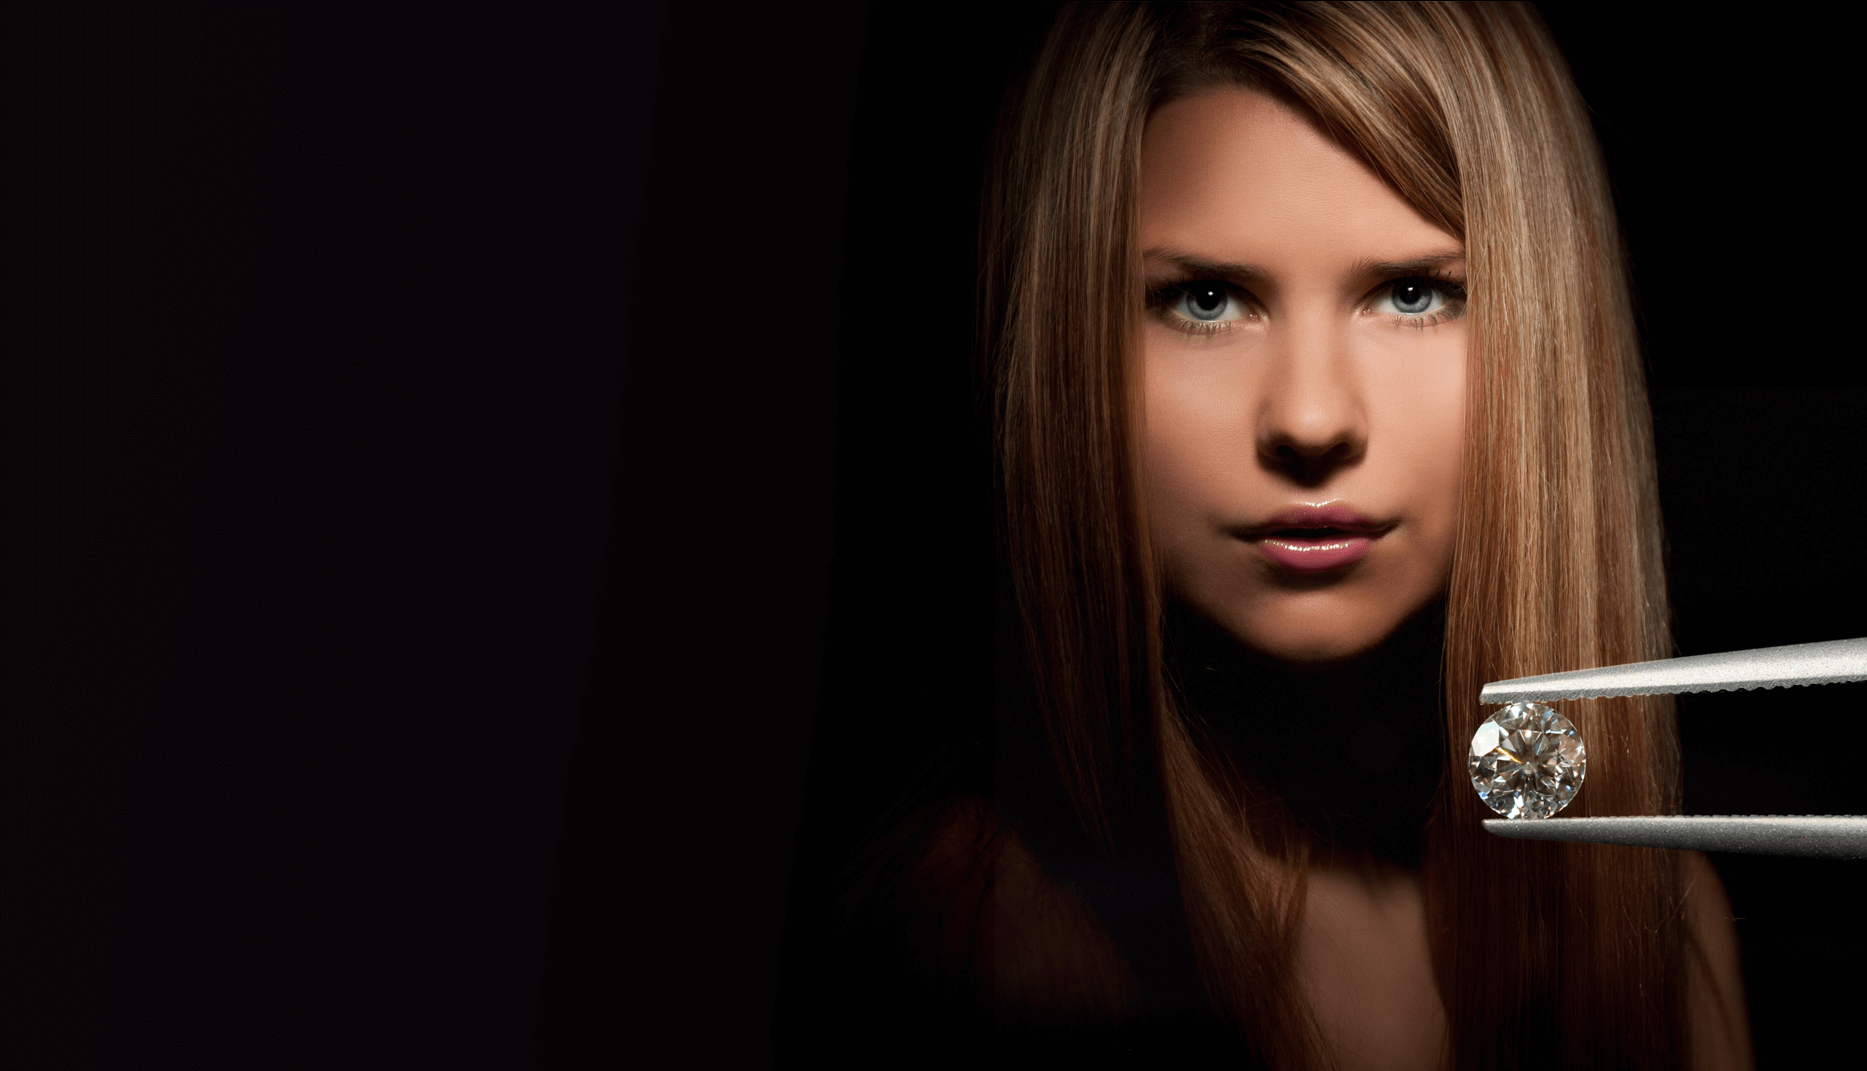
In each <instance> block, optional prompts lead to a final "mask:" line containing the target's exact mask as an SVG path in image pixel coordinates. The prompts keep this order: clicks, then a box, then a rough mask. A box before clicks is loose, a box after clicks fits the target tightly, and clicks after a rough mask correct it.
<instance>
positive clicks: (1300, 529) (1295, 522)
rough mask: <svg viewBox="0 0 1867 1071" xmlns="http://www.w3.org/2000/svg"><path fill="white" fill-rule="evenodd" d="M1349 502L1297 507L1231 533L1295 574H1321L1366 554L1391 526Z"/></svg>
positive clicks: (1272, 562)
mask: <svg viewBox="0 0 1867 1071" xmlns="http://www.w3.org/2000/svg"><path fill="white" fill-rule="evenodd" d="M1395 523H1396V522H1394V521H1377V520H1374V519H1373V518H1371V517H1368V516H1366V515H1364V514H1362V513H1360V512H1358V511H1356V510H1355V509H1353V508H1351V507H1349V506H1339V505H1336V506H1299V507H1296V508H1293V509H1287V510H1284V511H1282V512H1280V513H1278V514H1276V515H1275V516H1273V517H1271V518H1270V519H1269V520H1267V521H1265V522H1264V523H1262V524H1257V525H1253V526H1251V527H1249V528H1243V529H1239V530H1236V531H1234V532H1233V533H1232V534H1233V535H1235V536H1237V537H1238V538H1239V539H1242V540H1244V541H1245V542H1247V543H1250V544H1252V545H1254V546H1256V547H1257V548H1258V553H1260V554H1262V555H1264V557H1265V558H1267V559H1268V560H1269V561H1270V562H1271V564H1273V565H1276V566H1279V567H1280V568H1284V569H1289V570H1291V571H1293V572H1300V573H1321V572H1327V571H1329V570H1331V569H1341V568H1345V567H1347V566H1350V565H1353V564H1355V563H1356V562H1358V561H1360V560H1361V559H1363V558H1365V557H1367V555H1368V551H1369V550H1370V549H1372V548H1373V546H1374V542H1375V540H1377V539H1380V538H1381V537H1382V536H1384V535H1386V534H1387V533H1388V532H1389V531H1391V530H1392V529H1393V528H1394V525H1395Z"/></svg>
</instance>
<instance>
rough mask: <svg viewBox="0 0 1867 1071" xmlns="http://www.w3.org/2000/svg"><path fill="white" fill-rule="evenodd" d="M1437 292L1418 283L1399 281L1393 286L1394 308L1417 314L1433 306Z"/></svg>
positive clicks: (1411, 314) (1409, 313) (1413, 314)
mask: <svg viewBox="0 0 1867 1071" xmlns="http://www.w3.org/2000/svg"><path fill="white" fill-rule="evenodd" d="M1438 296H1439V292H1438V291H1436V290H1433V289H1431V288H1429V287H1424V286H1421V285H1420V284H1419V283H1400V284H1398V285H1396V286H1395V287H1394V308H1395V309H1396V310H1397V311H1399V312H1404V313H1406V314H1407V315H1409V316H1418V315H1419V314H1421V313H1423V312H1425V311H1427V310H1428V309H1430V308H1432V307H1433V299H1434V298H1435V297H1438Z"/></svg>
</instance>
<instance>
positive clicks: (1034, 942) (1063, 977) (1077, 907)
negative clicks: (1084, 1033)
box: [909, 797, 1135, 1026]
mask: <svg viewBox="0 0 1867 1071" xmlns="http://www.w3.org/2000/svg"><path fill="white" fill-rule="evenodd" d="M909 896H910V900H911V903H912V908H913V912H914V914H915V916H916V917H917V919H918V920H919V923H920V925H921V927H922V933H923V934H924V935H925V936H926V937H927V938H929V939H930V940H931V943H932V944H933V946H934V948H932V949H930V950H929V951H930V952H932V953H933V954H934V955H936V956H937V957H938V959H939V961H940V963H941V965H942V967H943V969H944V971H945V972H946V973H948V974H949V976H960V977H963V978H965V979H966V980H968V981H969V982H970V983H971V984H972V985H973V986H975V987H976V988H977V990H978V991H979V992H980V994H981V995H982V996H983V997H985V998H986V1001H987V1003H988V1004H990V1005H991V1006H992V1007H993V1009H994V1011H995V1012H996V1013H997V1015H998V1017H999V1018H1000V1019H1001V1020H1003V1021H1011V1022H1023V1023H1027V1024H1030V1025H1034V1026H1035V1025H1058V1026H1061V1025H1066V1024H1069V1023H1074V1022H1113V1021H1119V1020H1120V1019H1122V1018H1124V1017H1125V1016H1126V1014H1127V1013H1128V1011H1129V1010H1130V1009H1131V1008H1132V1007H1133V1006H1134V1002H1135V983H1134V979H1133V977H1132V974H1131V973H1130V971H1129V969H1128V966H1127V964H1126V962H1125V961H1124V960H1123V958H1122V955H1121V953H1120V952H1119V950H1117V948H1116V946H1115V943H1114V941H1113V940H1112V939H1111V938H1110V937H1109V935H1108V933H1107V931H1106V930H1105V929H1104V928H1103V927H1102V925H1101V923H1100V922H1099V921H1098V920H1097V919H1096V917H1095V915H1094V913H1093V912H1091V911H1090V910H1089V909H1088V908H1087V907H1086V906H1085V905H1084V904H1083V903H1082V901H1081V900H1080V899H1078V898H1077V897H1076V895H1075V894H1073V893H1072V892H1070V891H1069V889H1067V888H1065V887H1064V886H1063V885H1062V884H1061V883H1059V882H1057V881H1056V880H1055V879H1053V878H1052V877H1051V876H1050V875H1049V874H1047V873H1046V872H1045V870H1044V867H1043V864H1042V863H1041V862H1040V861H1039V859H1038V858H1037V856H1036V854H1035V853H1034V852H1032V851H1031V848H1030V846H1029V845H1028V844H1027V843H1026V842H1025V840H1024V838H1023V837H1022V836H1020V835H1019V834H1018V832H1017V830H1016V829H1015V828H1013V827H1012V826H1010V825H1009V824H1008V823H1005V822H1004V821H1002V819H1001V818H1000V816H999V815H998V813H997V812H996V811H995V810H994V808H993V807H992V806H991V804H989V803H988V802H986V801H985V800H982V799H978V798H976V797H968V798H965V799H962V800H960V801H958V802H957V803H955V804H954V805H952V806H951V807H950V808H949V809H948V810H947V811H946V813H945V814H944V815H943V816H941V818H940V820H939V822H938V824H937V825H936V827H935V829H934V832H933V835H932V836H931V837H930V838H929V840H928V842H927V849H926V851H925V853H924V854H923V855H922V856H921V858H920V860H919V861H918V863H917V865H916V866H915V868H914V870H913V872H912V880H911V882H910V890H909Z"/></svg>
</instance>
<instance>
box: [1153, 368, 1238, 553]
mask: <svg viewBox="0 0 1867 1071" xmlns="http://www.w3.org/2000/svg"><path fill="white" fill-rule="evenodd" d="M1202 357H1203V355H1202ZM1232 364H1233V365H1234V367H1233V368H1232V369H1227V367H1226V362H1222V361H1219V360H1216V359H1212V358H1203V359H1197V358H1196V359H1180V360H1173V359H1159V360H1149V361H1148V362H1147V364H1146V366H1145V368H1146V373H1145V375H1146V378H1145V381H1144V386H1143V389H1144V391H1145V393H1144V394H1143V407H1142V412H1143V421H1144V427H1143V432H1142V436H1141V441H1142V448H1143V450H1144V451H1145V453H1144V464H1145V468H1146V472H1147V496H1148V504H1149V508H1150V509H1151V510H1152V511H1153V513H1154V519H1155V521H1156V522H1157V523H1160V524H1164V525H1167V526H1168V527H1175V526H1184V525H1186V524H1189V523H1193V522H1195V521H1197V520H1198V519H1200V518H1203V517H1205V516H1206V515H1208V514H1209V513H1211V512H1213V511H1215V510H1221V509H1222V508H1223V507H1224V506H1225V504H1226V503H1228V502H1232V501H1234V500H1236V498H1237V497H1238V495H1239V493H1240V490H1241V488H1240V487H1239V486H1238V485H1239V484H1240V483H1241V481H1242V480H1243V478H1244V477H1245V476H1246V475H1247V474H1248V473H1249V472H1250V470H1251V463H1252V457H1253V456H1254V452H1255V446H1254V440H1253V437H1252V427H1251V420H1250V412H1249V408H1248V407H1247V406H1245V405H1243V404H1242V403H1241V401H1240V400H1241V399H1243V398H1245V397H1247V396H1248V393H1247V385H1245V384H1241V383H1239V382H1237V378H1238V376H1237V373H1236V369H1235V364H1236V362H1232ZM1228 372H1229V374H1228Z"/></svg>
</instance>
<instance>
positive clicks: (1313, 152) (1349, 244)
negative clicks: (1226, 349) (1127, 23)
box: [1139, 89, 1456, 260]
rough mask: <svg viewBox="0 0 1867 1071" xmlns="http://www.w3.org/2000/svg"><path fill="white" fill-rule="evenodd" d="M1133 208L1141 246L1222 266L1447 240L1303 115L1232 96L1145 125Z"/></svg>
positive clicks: (1386, 250)
mask: <svg viewBox="0 0 1867 1071" xmlns="http://www.w3.org/2000/svg"><path fill="white" fill-rule="evenodd" d="M1139 207H1140V225H1141V232H1142V234H1141V237H1142V246H1143V248H1157V247H1161V246H1167V247H1172V248H1175V249H1186V250H1189V251H1196V252H1199V253H1201V254H1209V255H1213V256H1217V257H1221V258H1223V259H1239V258H1243V259H1249V260H1262V259H1264V258H1266V257H1268V256H1273V255H1275V254H1276V253H1278V252H1280V251H1281V252H1289V253H1295V252H1299V251H1302V250H1305V249H1309V250H1312V251H1314V250H1316V248H1317V247H1318V246H1326V247H1328V248H1329V249H1331V250H1334V251H1337V252H1342V253H1344V254H1346V255H1349V256H1350V257H1351V258H1353V257H1356V256H1367V257H1373V258H1376V259H1382V258H1386V257H1389V256H1391V255H1392V254H1393V253H1394V252H1395V248H1396V247H1397V246H1399V247H1414V246H1419V247H1422V248H1423V247H1425V246H1428V245H1432V246H1444V245H1446V244H1447V243H1454V244H1456V243H1455V242H1454V240H1453V239H1452V238H1451V236H1450V235H1447V234H1446V233H1445V232H1443V231H1441V230H1439V229H1438V228H1437V227H1434V226H1433V225H1432V224H1431V223H1429V222H1427V221H1426V220H1425V219H1424V218H1423V217H1422V216H1421V215H1420V214H1419V212H1417V211H1416V210H1415V209H1414V208H1413V206H1412V205H1409V204H1408V203H1407V202H1406V201H1404V200H1402V199H1401V198H1400V196H1399V195H1397V194H1396V193H1394V191H1393V190H1392V189H1391V188H1389V187H1388V185H1387V184H1386V183H1384V182H1382V181H1381V180H1380V178H1378V177H1377V176H1376V175H1375V174H1374V173H1373V172H1372V171H1370V170H1368V168H1367V167H1365V166H1364V165H1363V164H1362V163H1361V162H1360V161H1359V160H1356V159H1355V158H1354V157H1353V156H1350V155H1349V154H1348V153H1347V152H1346V151H1344V150H1343V149H1342V148H1341V147H1340V146H1338V145H1336V144H1335V143H1334V142H1333V141H1330V140H1329V139H1328V138H1327V137H1325V136H1324V135H1323V134H1322V133H1321V132H1320V131H1318V130H1317V129H1316V128H1315V127H1314V126H1313V125H1311V123H1310V122H1309V121H1308V120H1307V119H1306V118H1304V117H1303V116H1301V115H1299V114H1297V113H1296V112H1294V111H1291V110H1290V109H1289V108H1287V107H1285V106H1284V105H1282V104H1280V103H1278V102H1276V101H1274V100H1272V99H1271V98H1269V97H1266V96H1264V95H1262V94H1260V93H1253V92H1250V91H1247V90H1241V89H1226V90H1216V91H1212V92H1207V93H1202V94H1199V95H1197V96H1193V97H1188V98H1185V99H1182V100H1178V101H1175V102H1173V103H1171V104H1169V105H1167V106H1165V107H1163V108H1161V109H1160V110H1159V111H1158V112H1156V113H1155V114H1154V116H1153V117H1152V118H1151V119H1149V121H1148V125H1147V129H1146V131H1145V132H1144V134H1143V137H1142V143H1141V196H1140V205H1139Z"/></svg>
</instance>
